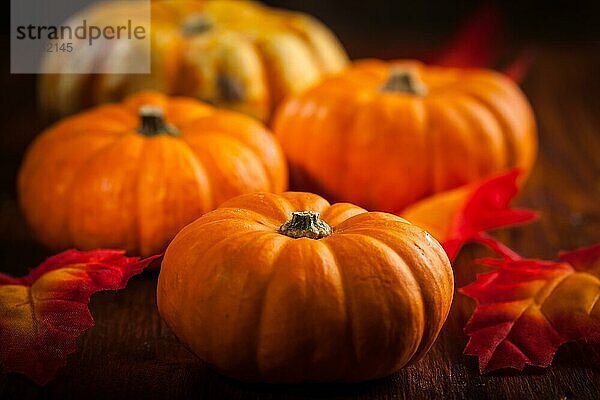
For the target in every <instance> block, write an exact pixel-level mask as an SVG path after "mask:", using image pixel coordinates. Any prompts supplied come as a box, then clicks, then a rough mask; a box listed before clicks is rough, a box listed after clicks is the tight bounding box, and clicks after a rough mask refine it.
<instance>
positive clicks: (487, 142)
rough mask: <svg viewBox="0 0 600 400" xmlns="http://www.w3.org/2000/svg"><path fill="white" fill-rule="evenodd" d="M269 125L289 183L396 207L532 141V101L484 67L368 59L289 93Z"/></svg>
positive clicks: (501, 163)
mask: <svg viewBox="0 0 600 400" xmlns="http://www.w3.org/2000/svg"><path fill="white" fill-rule="evenodd" d="M274 131H275V133H276V135H277V137H278V138H279V139H280V143H281V145H282V147H283V150H284V152H285V154H286V156H287V157H288V160H289V163H290V166H291V171H290V173H291V175H290V176H291V185H292V188H294V189H301V190H311V191H316V192H319V193H323V194H326V195H327V197H328V198H332V199H335V200H336V201H350V202H353V203H355V204H358V205H360V206H362V207H366V208H368V209H372V210H382V211H389V212H399V211H400V210H402V209H403V208H404V207H406V206H407V205H409V204H411V203H413V202H415V201H416V200H419V199H421V198H424V197H427V196H429V195H431V194H433V193H437V192H441V191H445V190H448V189H453V188H456V187H458V186H461V185H463V184H466V183H470V182H474V181H477V180H479V179H481V178H484V177H486V176H489V175H491V174H494V173H496V172H499V171H502V170H504V169H507V168H511V167H520V168H521V169H523V170H524V171H525V172H526V171H528V170H529V169H530V168H531V166H532V164H533V162H534V159H535V155H536V151H537V138H536V128H535V121H534V116H533V112H532V110H531V107H530V105H529V103H528V101H527V99H526V98H525V96H524V95H523V93H522V92H521V90H520V89H519V88H518V86H517V85H516V84H515V83H513V82H512V81H510V80H509V79H508V78H506V77H505V76H503V75H501V74H499V73H496V72H493V71H488V70H476V69H456V68H444V67H432V66H425V65H423V64H421V63H418V62H415V61H395V62H392V63H386V62H383V61H376V60H367V61H361V62H358V63H355V64H354V66H353V67H352V68H350V69H349V70H347V71H345V72H342V73H340V74H338V75H336V76H333V77H330V78H328V79H325V80H324V81H323V82H321V83H320V84H317V85H316V86H314V87H312V88H311V89H309V90H307V91H305V92H303V93H301V94H298V95H296V96H292V97H291V98H290V99H289V100H288V101H287V102H286V103H285V104H283V105H282V106H281V107H280V109H279V110H278V112H277V114H276V117H275V121H274Z"/></svg>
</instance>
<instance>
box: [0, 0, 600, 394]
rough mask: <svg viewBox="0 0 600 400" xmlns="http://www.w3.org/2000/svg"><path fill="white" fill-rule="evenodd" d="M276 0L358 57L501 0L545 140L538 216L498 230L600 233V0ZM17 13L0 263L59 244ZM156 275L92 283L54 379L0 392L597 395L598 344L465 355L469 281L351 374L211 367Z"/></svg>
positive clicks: (530, 247)
mask: <svg viewBox="0 0 600 400" xmlns="http://www.w3.org/2000/svg"><path fill="white" fill-rule="evenodd" d="M45 1H51V0H45ZM266 2H267V3H268V4H270V5H274V6H280V7H286V8H291V9H296V10H301V11H305V12H308V13H311V14H313V15H315V16H317V17H318V18H319V19H320V20H321V21H323V22H324V23H326V24H327V25H329V26H330V28H331V29H332V30H333V31H334V32H335V33H336V34H337V35H338V37H339V38H340V39H341V41H342V43H343V44H344V45H345V47H346V49H347V50H348V52H349V53H350V56H351V57H352V58H363V57H380V58H386V59H389V58H400V57H416V58H422V59H431V57H432V55H434V54H436V53H437V52H439V51H440V50H441V49H443V48H444V46H445V44H446V43H448V41H449V40H450V39H451V38H452V37H453V34H454V33H455V32H456V31H457V29H458V28H459V27H460V26H462V25H463V24H464V23H465V22H466V21H468V20H469V18H470V17H471V16H472V15H474V13H476V12H478V10H482V9H484V10H487V11H486V12H492V11H493V10H496V11H497V12H499V13H500V15H503V16H504V22H505V31H504V33H503V34H502V35H501V38H500V39H501V40H502V42H503V43H505V45H506V46H505V48H506V54H504V55H500V56H499V57H500V58H504V59H507V58H508V59H510V57H511V56H514V54H516V52H518V50H519V49H521V48H523V47H524V46H525V47H527V48H530V49H534V50H535V59H534V63H533V65H532V66H531V69H530V71H529V74H528V75H527V76H526V78H525V80H524V81H523V82H522V88H523V90H524V92H525V94H526V95H527V96H528V98H529V99H530V101H531V103H532V106H533V108H534V111H535V114H536V118H537V122H538V129H539V138H540V154H539V157H538V161H537V164H536V166H535V168H534V170H533V172H532V174H531V176H530V178H529V180H528V183H527V185H526V186H525V188H524V190H523V193H522V194H521V196H520V197H519V199H518V200H517V205H519V206H523V207H529V208H534V209H536V210H539V211H540V213H541V218H540V220H539V221H537V222H535V223H532V224H529V225H526V226H523V227H519V228H514V229H503V230H500V231H498V232H496V233H495V235H496V236H497V237H499V238H500V239H501V240H502V241H503V242H504V243H506V244H507V245H509V246H510V247H511V248H513V249H515V250H516V251H517V252H519V253H520V254H522V255H524V256H527V257H538V258H545V259H554V258H555V257H556V254H557V252H558V250H560V249H574V248H576V247H580V246H586V245H590V244H592V243H595V242H598V241H600V205H599V199H600V96H599V94H600V21H599V18H600V1H574V0H573V1H560V2H555V1H547V2H546V1H526V0H522V1H508V2H497V3H490V2H487V3H485V2H481V1H475V0H470V1H462V2H453V1H435V2H434V1H431V0H428V1H414V2H405V1H381V0H370V1H332V0H267V1H266ZM3 4H5V6H6V7H7V4H8V3H3ZM8 18H9V13H8V8H7V9H6V12H5V13H4V14H3V20H2V21H3V22H2V34H1V36H0V51H1V52H2V53H1V54H3V55H4V57H2V59H1V61H0V64H1V81H0V82H1V84H2V92H1V95H0V271H2V272H9V273H11V274H14V275H23V274H25V273H26V272H27V270H28V268H29V267H32V266H35V265H37V264H38V263H39V262H40V261H42V260H43V258H44V257H46V256H47V255H49V253H48V251H47V250H45V249H43V248H41V247H40V246H39V245H37V244H36V243H35V242H34V241H33V240H32V238H31V235H30V233H29V231H28V229H27V227H26V226H25V224H24V222H23V218H22V216H21V214H20V212H19V209H18V206H17V202H16V195H15V176H16V173H17V170H18V167H19V164H20V161H21V158H22V156H23V152H24V151H25V148H26V147H27V145H28V144H29V143H30V142H31V140H32V139H33V138H34V137H35V135H37V134H38V133H39V132H40V131H41V130H42V129H43V128H44V123H43V122H42V121H41V120H40V118H39V117H38V115H37V112H36V99H35V76H33V75H10V73H9V58H8V57H9V41H8V37H9V36H8V34H9V21H8ZM492 45H493V44H492ZM486 255H490V253H488V252H486V251H485V250H483V249H482V248H480V247H476V246H468V247H467V248H466V249H465V250H463V251H462V252H461V255H460V257H459V259H458V261H457V263H456V264H455V265H454V267H455V271H456V286H457V287H462V286H465V285H466V284H468V283H470V282H472V281H473V279H474V278H475V274H476V273H477V272H482V269H481V267H477V266H476V265H474V263H473V260H474V259H475V258H477V257H481V256H486ZM155 284H156V274H155V273H145V274H143V275H141V276H138V277H136V278H134V279H132V280H131V281H130V283H129V285H128V287H127V289H126V290H122V291H119V292H108V293H100V294H97V295H95V296H94V297H93V298H92V301H91V303H90V309H91V312H92V315H93V316H94V319H95V320H96V326H95V327H94V328H93V329H92V330H90V331H88V332H86V333H85V334H84V335H83V336H82V337H81V338H80V340H79V344H78V351H77V352H76V353H74V354H72V355H71V356H69V359H68V365H67V367H65V368H63V369H61V370H60V372H59V375H58V377H57V379H56V380H55V381H54V382H52V383H51V384H50V385H48V386H47V387H45V388H43V389H40V388H38V387H36V386H34V385H32V384H31V383H30V382H29V381H28V380H27V379H26V378H25V377H22V376H20V375H16V374H9V375H0V398H11V399H12V398H15V399H16V398H18V399H21V398H36V397H42V398H56V399H61V400H62V399H65V398H72V397H74V398H82V397H87V398H104V399H105V398H107V397H113V398H123V397H126V398H166V397H168V398H191V397H197V398H218V399H228V398H232V399H248V398H252V399H274V398H294V399H300V398H324V397H335V398H340V399H347V398H353V399H403V398H404V399H418V398H424V399H435V398H443V399H463V398H470V399H471V398H472V399H505V398H514V399H598V398H600V349H599V348H598V346H592V345H588V344H582V343H572V344H568V345H566V346H563V347H562V348H561V349H560V350H559V351H558V353H557V356H556V358H555V360H554V362H553V365H552V367H550V368H547V369H539V368H526V369H525V371H524V372H523V373H518V372H515V371H501V372H497V373H493V374H487V375H484V376H480V375H479V373H478V372H477V362H476V360H475V358H474V357H466V356H464V355H462V350H463V348H464V346H465V344H466V340H467V339H466V337H465V336H464V335H463V334H462V328H463V326H464V324H465V322H466V321H467V319H468V317H469V315H470V314H471V312H472V310H473V303H472V301H471V300H470V299H467V298H466V297H465V296H462V295H456V299H455V302H454V304H453V308H452V311H451V313H450V316H449V318H448V321H447V323H446V325H445V327H444V329H443V330H442V333H441V335H440V338H439V339H438V341H437V342H436V344H435V345H434V347H433V349H432V351H431V352H430V353H428V355H427V356H426V357H425V358H424V359H423V360H421V361H420V362H418V363H417V364H415V365H413V366H411V367H409V368H406V369H403V370H401V371H399V372H398V373H397V374H395V375H393V376H392V377H390V378H386V379H383V380H379V381H375V382H369V383H365V384H361V385H351V386H335V385H326V386H302V387H283V388H282V387H270V386H255V385H245V384H241V383H238V382H234V381H231V380H228V379H226V378H223V377H221V376H219V375H217V374H215V373H214V372H212V371H210V370H209V369H208V368H207V367H206V366H205V365H203V364H202V363H200V362H199V361H198V360H197V359H196V358H195V357H194V356H193V355H192V354H191V353H189V352H188V351H187V350H185V349H184V348H183V347H182V346H181V345H180V344H179V343H178V342H177V340H176V339H175V338H174V337H173V335H172V334H171V333H170V332H169V330H168V329H167V328H166V327H165V326H164V324H163V323H162V322H161V320H160V317H159V316H158V314H157V312H156V306H155ZM1 345H2V344H1V343H0V346H1Z"/></svg>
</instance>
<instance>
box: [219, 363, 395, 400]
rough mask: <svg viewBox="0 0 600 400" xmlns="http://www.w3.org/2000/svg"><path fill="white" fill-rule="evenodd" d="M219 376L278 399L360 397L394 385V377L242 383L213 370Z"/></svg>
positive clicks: (235, 384)
mask: <svg viewBox="0 0 600 400" xmlns="http://www.w3.org/2000/svg"><path fill="white" fill-rule="evenodd" d="M211 373H212V374H215V375H218V379H219V380H221V381H222V383H224V384H226V385H228V386H231V387H235V388H237V389H239V390H241V391H244V392H254V393H256V394H261V395H274V396H277V397H280V396H281V397H287V396H292V395H293V396H299V397H303V398H309V399H317V398H331V397H338V396H353V397H354V396H360V395H368V394H370V393H374V392H380V391H382V390H385V388H389V387H390V386H392V385H393V381H394V376H395V374H394V375H390V376H387V377H385V378H379V379H375V380H370V381H366V382H358V383H303V384H287V385H286V384H267V383H251V382H242V381H239V380H235V379H232V378H228V377H226V376H223V375H220V374H219V373H218V372H216V371H214V370H211Z"/></svg>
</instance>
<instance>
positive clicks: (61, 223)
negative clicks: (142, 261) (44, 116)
mask: <svg viewBox="0 0 600 400" xmlns="http://www.w3.org/2000/svg"><path fill="white" fill-rule="evenodd" d="M18 186H19V197H20V203H21V207H22V209H23V211H24V213H25V217H26V218H27V221H28V222H29V224H30V226H31V227H32V229H33V231H34V233H35V234H36V235H37V237H38V238H39V239H40V241H41V242H42V243H43V244H45V245H46V246H48V247H49V248H51V249H54V250H60V249H65V248H69V247H76V248H80V249H92V248H100V247H104V248H120V249H125V250H127V251H128V252H130V253H134V254H140V255H142V256H147V255H151V254H154V253H156V252H159V251H162V250H163V249H164V248H165V247H166V245H167V244H168V242H169V240H171V239H172V238H173V236H175V234H176V233H177V232H178V231H179V229H181V228H182V227H184V226H185V225H186V224H188V223H190V222H191V221H193V220H194V219H196V218H198V217H199V216H200V215H202V214H204V213H205V212H207V211H210V210H212V209H214V208H215V207H216V206H217V205H219V203H221V202H223V201H225V200H227V199H229V198H231V197H235V196H237V195H240V194H243V193H248V192H253V191H264V190H269V191H276V192H277V191H282V190H285V189H286V186H287V169H286V166H285V160H284V158H283V155H282V152H281V150H280V148H279V146H278V145H277V143H276V142H275V140H274V138H273V137H272V135H271V134H270V132H268V131H267V130H266V129H265V128H264V127H263V126H262V125H261V124H260V123H258V122H256V121H255V120H253V119H252V118H250V117H247V116H244V115H239V114H235V113H233V112H231V111H224V110H217V109H215V108H213V107H210V106H207V105H205V104H202V103H200V102H198V101H196V100H193V99H188V98H178V97H175V98H168V97H165V96H163V95H161V94H158V93H153V92H144V93H140V94H137V95H134V96H132V97H129V98H128V99H126V100H125V101H124V103H122V104H112V105H106V106H101V107H98V108H95V109H93V110H91V111H87V112H83V113H81V114H79V115H76V116H74V117H71V118H67V119H65V120H63V121H62V122H60V123H58V124H56V125H54V126H52V127H51V128H49V129H48V130H47V131H45V132H44V133H43V134H42V135H41V136H39V137H38V138H37V139H36V140H35V141H34V143H33V144H32V145H31V147H30V148H29V150H28V152H27V154H26V156H25V159H24V161H23V165H22V166H21V170H20V173H19V179H18Z"/></svg>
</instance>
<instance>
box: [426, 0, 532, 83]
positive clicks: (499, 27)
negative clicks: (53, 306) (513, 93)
mask: <svg viewBox="0 0 600 400" xmlns="http://www.w3.org/2000/svg"><path fill="white" fill-rule="evenodd" d="M505 32H506V21H505V18H504V17H503V15H502V13H501V12H500V10H499V9H498V8H496V7H492V6H490V5H489V4H486V5H484V6H482V7H481V8H479V9H477V10H476V11H475V12H474V13H473V14H471V15H470V16H469V17H468V18H467V20H466V22H465V23H464V24H463V25H462V26H461V27H460V28H459V29H458V31H457V32H456V34H455V35H454V36H453V37H452V38H451V39H450V40H449V41H448V43H447V44H446V46H445V47H444V49H443V50H442V51H441V52H439V54H437V55H436V56H435V57H430V58H431V60H430V62H431V63H433V64H437V65H442V66H447V67H458V68H492V67H494V66H495V67H496V69H498V70H500V71H502V72H503V73H504V74H505V75H507V76H508V77H509V78H511V79H512V80H513V81H515V82H521V81H522V80H523V78H524V77H525V75H526V74H527V72H528V71H529V68H530V67H531V65H532V63H533V59H534V50H533V49H532V48H523V49H520V50H519V51H517V53H516V55H515V54H510V57H507V56H506V53H510V52H508V49H507V46H506V40H505ZM503 58H504V59H508V60H511V61H510V62H509V63H508V64H504V65H502V64H501V65H498V64H499V63H498V61H499V60H500V59H503Z"/></svg>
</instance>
